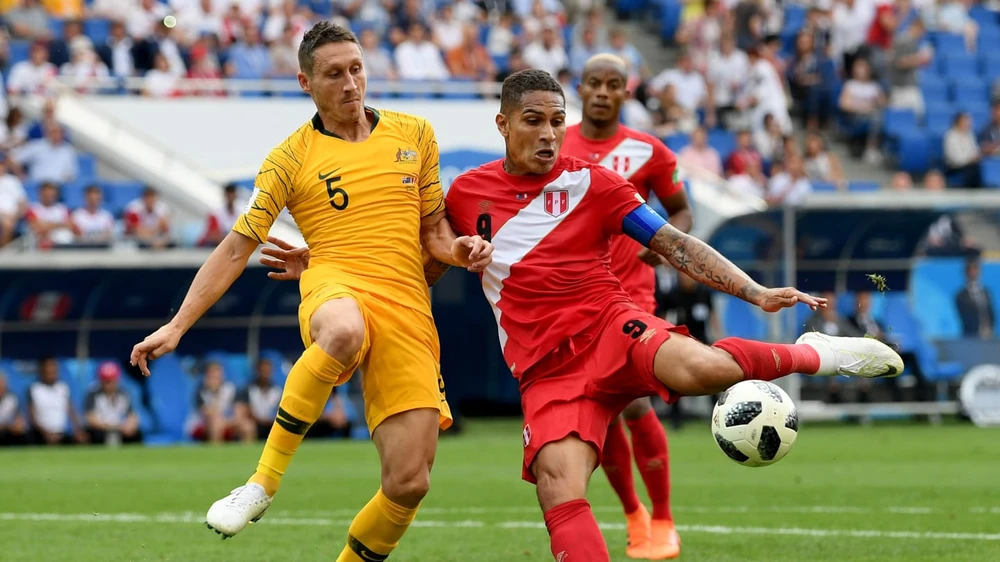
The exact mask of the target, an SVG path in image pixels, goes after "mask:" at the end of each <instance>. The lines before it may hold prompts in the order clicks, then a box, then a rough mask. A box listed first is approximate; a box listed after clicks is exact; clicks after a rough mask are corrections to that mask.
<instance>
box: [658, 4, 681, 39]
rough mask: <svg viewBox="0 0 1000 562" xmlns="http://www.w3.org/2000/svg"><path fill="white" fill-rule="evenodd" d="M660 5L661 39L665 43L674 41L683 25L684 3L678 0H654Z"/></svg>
mask: <svg viewBox="0 0 1000 562" xmlns="http://www.w3.org/2000/svg"><path fill="white" fill-rule="evenodd" d="M654 1H656V2H658V3H659V6H660V41H662V42H663V44H664V45H668V44H671V43H673V41H674V35H676V34H677V28H679V27H680V25H681V12H682V11H683V9H684V5H683V4H681V3H680V2H679V1H678V0H654Z"/></svg>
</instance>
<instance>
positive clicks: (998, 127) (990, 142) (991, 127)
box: [979, 102, 1000, 157]
mask: <svg viewBox="0 0 1000 562" xmlns="http://www.w3.org/2000/svg"><path fill="white" fill-rule="evenodd" d="M979 149H980V151H982V154H983V156H985V157H997V156H1000V102H995V103H994V104H993V115H992V117H991V119H990V123H989V124H988V125H986V127H984V128H983V130H982V131H981V132H980V133H979Z"/></svg>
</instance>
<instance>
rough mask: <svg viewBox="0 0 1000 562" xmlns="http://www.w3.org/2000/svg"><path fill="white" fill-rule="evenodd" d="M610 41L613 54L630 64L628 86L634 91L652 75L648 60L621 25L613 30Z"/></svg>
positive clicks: (609, 35)
mask: <svg viewBox="0 0 1000 562" xmlns="http://www.w3.org/2000/svg"><path fill="white" fill-rule="evenodd" d="M608 42H609V47H608V50H609V51H610V52H611V54H613V55H618V57H620V58H621V59H622V60H624V61H625V64H626V65H627V66H628V88H629V90H630V91H633V92H634V91H635V90H636V88H637V86H638V85H639V84H640V83H641V82H643V81H644V80H647V79H648V78H650V77H651V76H652V75H651V73H650V72H649V67H647V66H646V61H645V60H644V59H643V58H642V53H640V52H639V49H637V48H636V47H635V45H633V44H631V43H629V42H628V36H627V35H626V33H625V30H624V29H622V28H620V27H616V28H614V29H612V30H611V33H610V34H608Z"/></svg>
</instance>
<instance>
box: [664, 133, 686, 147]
mask: <svg viewBox="0 0 1000 562" xmlns="http://www.w3.org/2000/svg"><path fill="white" fill-rule="evenodd" d="M663 144H665V145H667V148H669V149H670V150H673V151H674V152H680V151H681V150H682V149H683V148H684V147H685V146H687V145H689V144H691V137H690V136H688V135H687V134H685V133H674V134H672V135H670V136H668V137H666V138H664V139H663Z"/></svg>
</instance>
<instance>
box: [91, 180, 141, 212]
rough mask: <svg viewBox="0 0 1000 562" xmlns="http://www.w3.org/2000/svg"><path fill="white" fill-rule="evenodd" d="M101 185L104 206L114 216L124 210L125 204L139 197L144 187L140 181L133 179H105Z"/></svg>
mask: <svg viewBox="0 0 1000 562" xmlns="http://www.w3.org/2000/svg"><path fill="white" fill-rule="evenodd" d="M101 185H102V186H103V187H104V201H105V206H106V207H107V209H108V210H109V211H111V214H113V215H115V216H118V215H120V214H121V213H122V211H123V210H125V205H128V204H129V203H131V202H132V200H134V199H138V198H139V197H141V196H142V191H143V189H144V188H143V185H142V184H141V183H139V182H134V181H105V182H101Z"/></svg>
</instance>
